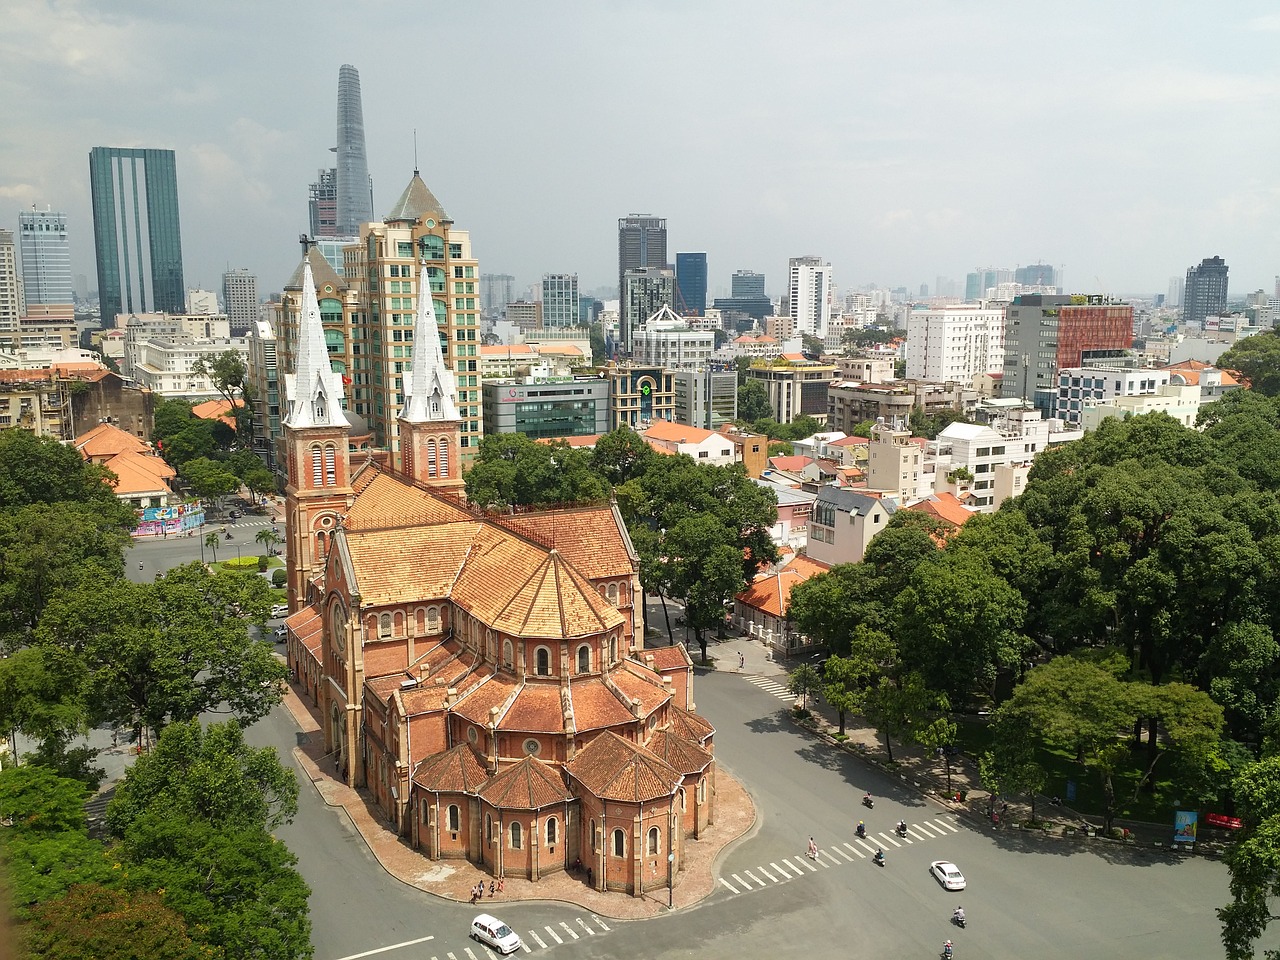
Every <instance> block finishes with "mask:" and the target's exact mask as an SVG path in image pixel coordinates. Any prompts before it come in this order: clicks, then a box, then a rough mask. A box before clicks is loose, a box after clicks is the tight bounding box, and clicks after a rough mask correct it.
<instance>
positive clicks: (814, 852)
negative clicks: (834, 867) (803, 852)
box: [809, 837, 818, 860]
mask: <svg viewBox="0 0 1280 960" xmlns="http://www.w3.org/2000/svg"><path fill="white" fill-rule="evenodd" d="M809 859H810V860H817V859H818V844H817V842H816V841H815V840H814V839H813V837H810V838H809Z"/></svg>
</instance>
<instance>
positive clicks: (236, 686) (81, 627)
mask: <svg viewBox="0 0 1280 960" xmlns="http://www.w3.org/2000/svg"><path fill="white" fill-rule="evenodd" d="M270 606H271V592H270V588H269V587H268V586H267V583H266V581H265V580H263V579H262V578H261V577H259V576H257V575H256V574H242V573H227V572H218V573H213V574H211V573H209V572H207V571H206V570H205V569H204V568H203V567H202V566H201V565H200V564H199V563H189V564H185V565H183V566H179V567H175V568H173V569H171V570H169V571H168V572H167V573H165V574H164V575H163V576H161V577H159V578H157V579H156V580H155V581H154V582H153V583H142V584H136V583H131V582H129V581H127V580H118V581H115V582H113V583H109V584H101V585H93V586H84V587H81V588H78V589H76V590H72V591H68V592H67V593H65V594H63V595H60V596H59V597H57V598H56V599H55V600H54V601H52V602H51V603H50V604H49V606H48V607H46V609H45V615H44V616H43V617H42V618H41V622H40V626H39V628H38V630H37V632H36V640H37V643H39V644H40V645H41V646H43V647H44V648H45V650H46V651H47V653H48V654H49V656H50V657H51V658H52V660H53V661H54V662H55V663H57V664H58V665H59V669H60V670H65V671H67V672H74V673H75V674H76V675H77V676H78V678H79V681H80V686H79V689H80V690H81V691H82V696H83V697H84V698H85V701H86V702H87V703H88V705H89V708H90V716H91V719H95V720H109V721H111V722H113V723H116V724H119V725H123V726H129V727H132V728H133V730H134V735H135V737H139V738H140V737H141V736H142V735H143V732H144V729H146V728H149V729H152V730H161V729H163V727H164V726H166V725H167V724H168V723H170V722H172V721H176V720H190V719H192V718H194V717H197V716H199V715H200V714H202V713H206V712H210V711H217V710H223V711H229V712H230V713H231V714H233V715H234V716H236V717H238V718H239V719H241V720H243V721H244V722H245V723H252V722H253V721H255V720H258V719H260V718H262V717H263V716H265V715H266V714H267V713H268V712H269V711H270V709H271V708H272V707H273V706H275V704H277V703H279V702H280V696H281V693H280V691H281V686H282V684H283V682H284V677H285V668H284V665H283V664H282V663H280V661H278V660H277V659H276V658H275V656H274V653H273V646H272V644H271V642H270V641H269V640H264V639H255V638H254V637H253V636H252V635H251V634H250V632H249V629H248V628H249V626H250V625H251V624H256V625H258V626H259V627H261V626H262V625H263V624H264V623H265V622H266V618H267V614H268V612H269V611H270Z"/></svg>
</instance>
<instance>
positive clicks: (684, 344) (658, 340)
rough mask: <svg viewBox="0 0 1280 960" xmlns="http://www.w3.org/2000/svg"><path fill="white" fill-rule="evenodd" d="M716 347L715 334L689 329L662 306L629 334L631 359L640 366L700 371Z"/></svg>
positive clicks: (667, 307)
mask: <svg viewBox="0 0 1280 960" xmlns="http://www.w3.org/2000/svg"><path fill="white" fill-rule="evenodd" d="M715 347H716V337H715V334H714V333H712V332H711V331H708V330H691V329H689V324H688V321H686V320H685V319H684V318H683V317H681V316H680V315H679V314H677V313H676V312H675V311H674V310H672V309H671V308H670V307H669V306H666V305H665V304H664V305H663V306H662V307H661V308H660V309H659V310H658V311H657V312H656V313H654V314H653V315H652V316H651V317H649V319H647V320H646V321H645V322H644V324H643V325H642V326H639V327H637V328H636V329H634V330H632V331H631V357H632V360H633V362H635V363H637V364H641V365H649V366H656V367H666V368H667V369H675V368H677V367H684V368H692V367H701V366H705V365H706V364H707V362H708V361H709V360H710V359H711V354H712V353H713V352H715Z"/></svg>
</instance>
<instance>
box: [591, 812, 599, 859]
mask: <svg viewBox="0 0 1280 960" xmlns="http://www.w3.org/2000/svg"><path fill="white" fill-rule="evenodd" d="M591 849H592V851H593V852H596V853H598V852H599V851H600V825H599V824H598V823H596V822H595V821H594V820H592V821H591Z"/></svg>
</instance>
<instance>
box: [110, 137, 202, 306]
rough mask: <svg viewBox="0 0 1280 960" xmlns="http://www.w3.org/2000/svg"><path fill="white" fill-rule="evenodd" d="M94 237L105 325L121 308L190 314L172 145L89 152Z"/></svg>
mask: <svg viewBox="0 0 1280 960" xmlns="http://www.w3.org/2000/svg"><path fill="white" fill-rule="evenodd" d="M89 192H90V193H91V194H92V199H93V243H94V249H95V251H96V254H97V261H98V303H99V305H100V308H101V316H102V324H103V326H107V327H109V326H114V325H115V322H116V316H117V315H118V314H121V313H154V312H163V313H182V311H183V310H184V309H185V307H186V290H187V288H186V284H185V283H184V282H183V279H182V230H181V226H180V225H179V222H178V173H177V165H176V163H175V160H174V154H173V151H172V150H147V149H131V148H127V147H94V148H93V149H92V150H91V151H90V152H89Z"/></svg>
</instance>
